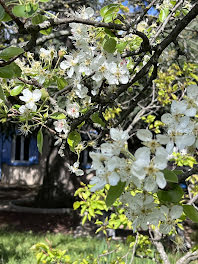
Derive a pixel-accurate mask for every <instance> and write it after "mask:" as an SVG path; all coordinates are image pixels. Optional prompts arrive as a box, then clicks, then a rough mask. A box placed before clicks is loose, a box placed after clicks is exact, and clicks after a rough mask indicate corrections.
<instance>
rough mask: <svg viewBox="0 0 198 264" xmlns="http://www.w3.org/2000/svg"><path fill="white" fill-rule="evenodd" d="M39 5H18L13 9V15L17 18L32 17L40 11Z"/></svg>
mask: <svg viewBox="0 0 198 264" xmlns="http://www.w3.org/2000/svg"><path fill="white" fill-rule="evenodd" d="M38 7H39V6H38V4H32V3H28V4H26V5H16V6H14V7H13V8H12V13H13V14H14V15H15V16H17V17H25V18H28V17H31V16H32V15H33V14H34V13H35V12H36V11H37V9H38Z"/></svg>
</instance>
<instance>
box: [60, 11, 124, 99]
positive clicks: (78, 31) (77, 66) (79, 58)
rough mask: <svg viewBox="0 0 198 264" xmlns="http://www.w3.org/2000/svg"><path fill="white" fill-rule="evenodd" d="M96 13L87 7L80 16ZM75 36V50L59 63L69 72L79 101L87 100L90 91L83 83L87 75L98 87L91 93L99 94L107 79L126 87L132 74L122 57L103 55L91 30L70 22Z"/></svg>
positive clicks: (109, 54) (87, 16)
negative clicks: (99, 89) (92, 36)
mask: <svg viewBox="0 0 198 264" xmlns="http://www.w3.org/2000/svg"><path fill="white" fill-rule="evenodd" d="M93 14H94V11H93V9H92V8H90V7H88V8H84V9H82V10H81V13H77V16H79V17H81V18H82V17H84V18H85V19H86V18H89V19H90V18H91V17H92V16H93ZM70 27H71V32H72V37H71V39H72V40H73V41H74V45H75V46H76V50H75V51H74V52H73V53H71V54H70V55H65V56H64V58H65V60H63V61H62V62H61V63H60V68H61V69H62V70H65V71H66V74H67V77H68V78H69V79H70V81H71V82H73V84H74V86H75V88H74V91H75V93H76V95H77V96H78V97H79V98H81V99H82V98H85V97H87V93H88V88H87V87H86V86H85V85H84V84H83V82H82V78H83V77H84V76H91V78H92V80H93V82H94V85H93V87H95V89H94V90H92V91H91V92H92V94H96V93H97V92H98V88H99V87H100V86H101V84H102V81H103V80H106V81H107V83H108V84H109V85H110V86H111V85H118V84H120V83H121V84H126V83H127V82H128V81H129V71H128V69H127V62H126V60H122V59H121V57H120V55H119V54H117V56H114V54H111V53H107V52H104V50H103V49H101V47H100V46H99V45H98V43H97V42H94V41H95V40H93V39H95V38H91V33H90V32H89V31H91V29H92V27H91V26H87V25H83V24H79V23H70Z"/></svg>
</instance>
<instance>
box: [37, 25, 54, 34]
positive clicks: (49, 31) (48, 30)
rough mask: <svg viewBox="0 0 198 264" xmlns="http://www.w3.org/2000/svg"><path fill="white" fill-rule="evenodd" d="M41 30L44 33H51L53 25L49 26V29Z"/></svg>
mask: <svg viewBox="0 0 198 264" xmlns="http://www.w3.org/2000/svg"><path fill="white" fill-rule="evenodd" d="M39 32H40V33H41V34H43V35H49V34H50V33H52V27H49V28H48V29H43V30H40V31H39Z"/></svg>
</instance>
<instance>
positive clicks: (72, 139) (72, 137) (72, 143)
mask: <svg viewBox="0 0 198 264" xmlns="http://www.w3.org/2000/svg"><path fill="white" fill-rule="evenodd" d="M80 141H81V136H80V134H79V133H78V132H77V131H72V132H70V133H69V135H68V137H67V143H68V145H69V147H70V149H71V151H73V152H75V147H76V146H77V145H78V144H79V143H80Z"/></svg>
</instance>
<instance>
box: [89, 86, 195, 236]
mask: <svg viewBox="0 0 198 264" xmlns="http://www.w3.org/2000/svg"><path fill="white" fill-rule="evenodd" d="M186 91H187V96H186V97H184V99H183V100H182V101H173V102H172V104H171V113H165V114H163V115H162V117H161V120H162V122H163V123H164V124H165V125H166V129H165V130H166V131H165V133H164V134H158V135H156V139H154V138H153V134H152V133H151V132H150V131H149V130H147V129H140V130H138V131H137V134H136V135H137V137H138V138H139V139H140V140H141V141H142V144H143V145H145V146H144V147H140V148H139V149H137V150H136V151H135V153H134V156H133V155H132V154H131V153H129V152H127V151H126V144H125V143H126V141H127V139H128V138H129V136H128V134H127V132H126V131H121V130H119V129H115V128H111V129H110V136H111V141H110V142H109V143H103V144H102V145H101V147H100V152H91V153H90V156H91V158H92V159H93V163H92V168H93V170H95V171H96V175H95V176H94V177H93V178H92V179H91V182H90V184H93V185H94V186H93V187H92V189H91V190H92V191H96V190H99V189H102V188H103V187H104V186H105V184H107V183H108V184H110V185H112V186H115V185H117V184H118V182H119V181H122V182H126V186H128V188H129V189H130V190H133V191H134V190H135V191H137V190H138V193H136V194H135V195H133V196H132V195H131V193H130V192H125V193H123V194H122V196H121V201H122V202H123V204H124V205H125V208H126V215H127V217H128V218H129V219H130V220H132V222H133V228H134V229H136V228H137V227H141V228H143V229H147V228H148V225H155V226H157V225H158V224H159V223H161V224H160V230H161V231H162V232H163V233H168V232H170V231H171V229H172V227H173V226H174V223H175V219H177V218H178V217H180V216H181V214H182V212H183V209H182V206H180V205H171V204H169V205H167V206H165V205H163V206H161V207H160V206H159V205H158V204H157V203H155V201H154V198H153V197H154V196H153V194H154V193H156V192H157V191H158V189H159V188H160V189H163V188H164V187H165V186H166V179H165V177H164V174H163V170H164V169H165V168H166V167H167V164H168V159H169V157H170V154H172V152H173V148H174V149H175V148H176V149H177V150H178V151H184V150H186V151H187V149H188V147H190V146H191V147H194V148H197V147H198V123H197V122H196V114H197V111H198V86H196V85H190V86H188V87H187V89H186ZM162 145H165V148H164V147H163V146H162ZM120 154H122V155H120Z"/></svg>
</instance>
